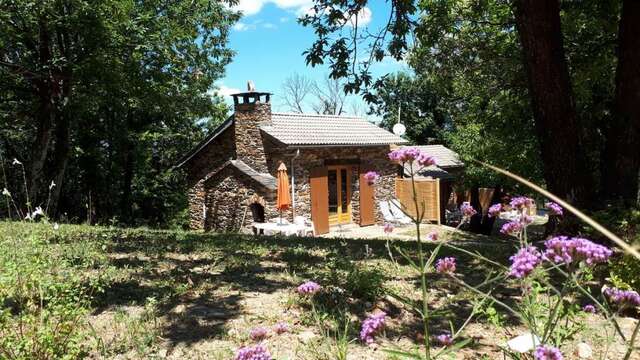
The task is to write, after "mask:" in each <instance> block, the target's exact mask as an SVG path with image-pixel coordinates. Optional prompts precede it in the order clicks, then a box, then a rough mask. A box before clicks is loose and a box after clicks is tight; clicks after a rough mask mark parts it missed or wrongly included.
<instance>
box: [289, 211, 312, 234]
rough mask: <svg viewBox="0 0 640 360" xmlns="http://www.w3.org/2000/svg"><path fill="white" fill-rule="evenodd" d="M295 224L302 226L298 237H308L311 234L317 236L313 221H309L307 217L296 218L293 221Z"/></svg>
mask: <svg viewBox="0 0 640 360" xmlns="http://www.w3.org/2000/svg"><path fill="white" fill-rule="evenodd" d="M293 223H294V224H296V225H298V226H300V230H299V231H298V235H300V236H307V235H308V234H309V233H311V235H313V236H315V235H316V234H315V230H314V227H313V221H311V220H308V219H307V218H306V217H304V216H296V217H295V218H294V219H293Z"/></svg>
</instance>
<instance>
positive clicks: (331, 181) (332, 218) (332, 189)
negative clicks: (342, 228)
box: [327, 169, 339, 225]
mask: <svg viewBox="0 0 640 360" xmlns="http://www.w3.org/2000/svg"><path fill="white" fill-rule="evenodd" d="M327 183H328V186H329V224H330V225H333V224H337V222H338V207H339V204H338V191H339V188H338V171H337V170H336V169H329V171H328V172H327Z"/></svg>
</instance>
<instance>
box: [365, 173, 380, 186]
mask: <svg viewBox="0 0 640 360" xmlns="http://www.w3.org/2000/svg"><path fill="white" fill-rule="evenodd" d="M363 177H364V179H365V180H366V181H367V184H369V185H374V184H375V183H376V182H378V180H379V179H380V174H378V173H377V172H375V171H369V172H367V173H365V174H364V175H363Z"/></svg>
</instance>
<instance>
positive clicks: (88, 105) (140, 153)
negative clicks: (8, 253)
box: [0, 0, 238, 226]
mask: <svg viewBox="0 0 640 360" xmlns="http://www.w3.org/2000/svg"><path fill="white" fill-rule="evenodd" d="M0 7H2V9H3V11H2V13H1V14H0V48H1V49H2V50H0V56H2V58H3V62H2V63H1V64H0V89H1V90H2V91H0V94H1V95H0V138H2V139H3V141H2V142H0V152H1V153H2V155H3V156H2V158H3V159H4V160H9V159H12V158H18V159H20V160H21V161H23V162H24V163H25V165H26V166H27V170H28V171H27V172H28V175H29V177H30V178H31V179H30V189H29V191H31V192H33V194H32V200H33V201H32V202H33V206H37V205H40V204H42V203H43V202H44V201H45V200H46V194H45V193H46V187H47V186H48V184H49V183H50V182H51V180H54V181H55V182H56V183H57V187H56V189H55V191H54V194H53V201H52V208H53V209H57V211H55V215H60V216H63V217H65V218H66V219H69V220H72V221H84V220H87V221H90V222H102V223H106V222H108V221H109V220H114V221H113V222H114V223H118V224H135V225H142V224H148V225H152V226H158V225H167V224H170V223H171V224H172V225H173V226H176V225H178V226H180V225H182V224H183V223H182V224H181V222H180V220H179V219H178V220H174V217H176V216H181V210H182V209H183V208H184V207H185V205H186V198H185V192H184V179H183V175H182V174H181V173H180V172H178V171H176V170H175V169H174V168H173V166H174V165H175V164H176V161H177V160H178V159H179V158H180V157H181V156H183V155H184V153H185V151H186V150H187V149H189V148H191V147H192V146H194V145H195V144H196V143H197V142H198V141H199V140H200V139H202V137H203V136H204V135H205V133H206V131H207V130H208V129H210V128H211V127H213V126H215V125H216V124H217V123H219V122H220V121H222V120H224V119H225V118H226V113H227V106H226V105H225V104H224V102H223V101H222V99H220V98H219V97H214V96H212V95H211V94H210V92H209V90H210V88H212V86H213V83H214V81H215V80H217V79H219V78H220V77H221V76H222V75H223V73H224V67H225V66H226V65H227V64H228V63H229V62H230V60H231V57H232V55H233V53H232V51H231V50H229V49H227V48H226V43H227V37H228V34H229V29H230V26H231V25H233V23H234V22H235V21H236V20H237V19H238V14H236V13H234V12H233V11H232V10H231V9H230V8H229V6H228V3H225V2H221V1H213V0H196V1H168V0H152V1H144V2H136V1H133V2H132V1H128V0H101V1H97V2H96V1H87V0H70V1H64V2H62V1H59V0H45V1H27V0H19V1H6V0H0ZM38 46H39V47H38ZM43 134H44V135H43ZM39 160H42V164H41V167H42V168H39ZM2 165H3V166H4V167H5V168H6V169H7V172H8V177H9V184H8V185H6V186H7V187H8V188H9V189H11V190H13V192H14V193H20V191H18V190H23V189H21V188H20V187H19V185H18V184H19V182H18V181H17V174H15V172H14V171H12V170H13V169H12V168H11V167H10V166H7V165H8V164H7V163H6V162H5V163H3V164H2ZM3 186H5V185H4V184H3ZM58 191H59V192H60V193H58ZM20 202H22V201H20ZM4 210H5V209H4V208H3V209H2V211H3V212H4Z"/></svg>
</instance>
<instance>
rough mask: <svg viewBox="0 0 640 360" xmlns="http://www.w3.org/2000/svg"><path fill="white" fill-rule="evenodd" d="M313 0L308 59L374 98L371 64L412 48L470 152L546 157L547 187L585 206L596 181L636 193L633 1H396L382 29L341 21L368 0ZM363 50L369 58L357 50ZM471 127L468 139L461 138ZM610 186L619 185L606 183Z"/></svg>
mask: <svg viewBox="0 0 640 360" xmlns="http://www.w3.org/2000/svg"><path fill="white" fill-rule="evenodd" d="M315 3H316V6H315V12H314V13H312V14H310V15H308V16H307V17H305V18H304V19H302V20H301V22H302V23H303V24H305V25H308V26H311V27H313V28H314V30H315V31H316V33H317V34H319V35H318V37H317V39H316V41H315V42H314V43H313V44H312V45H311V47H310V48H309V50H308V51H307V53H306V55H307V62H308V63H310V64H312V65H315V64H321V63H323V62H330V63H331V66H330V67H331V69H332V73H331V75H332V76H334V77H341V78H345V79H346V82H347V84H346V85H345V87H346V88H347V89H348V90H351V91H359V92H360V93H361V94H362V95H363V96H364V98H365V99H367V100H368V101H370V102H372V103H375V101H376V94H375V92H373V91H372V90H375V89H376V88H377V87H378V85H379V84H380V83H382V82H384V79H378V80H375V79H373V78H372V76H371V73H370V71H369V68H370V63H371V62H372V61H381V60H383V59H384V58H385V57H393V58H396V59H401V58H406V57H408V58H409V59H413V60H410V64H411V65H412V67H413V68H414V71H415V73H416V74H417V76H423V77H426V78H428V79H431V81H430V82H429V84H430V86H432V87H433V89H434V92H436V93H437V94H438V95H439V98H440V100H441V104H443V105H442V108H443V109H444V110H445V113H448V114H450V117H451V119H452V127H451V128H450V129H447V134H448V136H447V137H449V142H450V143H451V144H452V145H454V147H455V146H456V144H458V145H459V146H460V147H461V148H465V147H466V148H469V147H470V146H468V145H467V144H476V145H478V147H475V148H474V149H469V151H468V152H467V154H473V151H474V150H475V156H474V157H476V158H478V157H480V158H481V159H484V160H489V161H492V162H493V160H494V159H495V156H493V157H492V156H490V155H489V154H487V153H484V152H483V151H478V149H487V150H491V148H490V147H489V144H492V146H493V151H494V152H496V150H498V149H505V148H507V147H508V146H506V145H505V144H507V143H508V144H510V145H511V146H515V147H516V148H517V149H518V150H517V151H515V154H509V153H502V154H503V155H504V156H505V157H506V158H510V159H513V160H515V161H514V162H513V163H510V162H508V161H506V159H505V160H504V161H503V163H506V164H507V165H508V166H507V168H509V169H511V170H516V171H517V170H518V169H517V167H515V168H514V166H515V165H518V164H522V165H524V164H525V163H530V164H532V165H531V166H529V165H527V166H524V167H522V168H523V169H525V168H533V169H534V170H535V169H536V168H541V169H542V172H543V179H544V182H545V183H546V186H547V187H548V188H549V189H550V190H551V191H553V192H555V193H558V194H560V195H561V196H563V197H565V198H568V199H572V200H574V201H575V202H576V203H578V204H580V205H583V206H586V207H592V206H598V203H596V202H593V201H592V199H593V197H594V195H595V194H596V191H594V189H597V187H596V184H600V188H601V189H602V190H601V192H600V195H601V196H602V197H604V198H611V197H622V198H626V199H631V200H636V198H637V193H638V191H637V189H638V186H637V184H638V164H639V162H640V159H639V158H640V153H639V152H638V151H633V150H632V149H633V145H631V144H637V142H638V141H637V139H638V138H637V134H638V133H637V129H638V128H639V127H638V126H637V121H636V120H635V119H637V116H636V115H635V114H636V113H637V107H636V108H633V107H632V106H631V105H630V104H633V103H637V98H636V97H635V96H637V94H638V91H637V88H638V85H637V84H638V78H639V77H640V76H639V75H638V74H637V71H638V70H637V69H634V68H633V65H630V64H634V63H637V56H638V55H637V54H638V50H637V49H638V46H637V41H638V39H637V36H626V37H625V36H624V34H635V33H637V32H638V31H637V26H638V25H637V24H638V21H635V20H636V18H637V3H636V2H634V1H629V2H627V1H625V2H624V6H623V7H621V6H620V4H621V1H618V0H610V1H592V0H588V1H581V2H572V1H558V0H541V1H527V0H512V1H496V0H492V1H481V2H468V1H421V2H419V3H418V2H415V1H402V0H395V1H391V2H390V5H391V9H390V13H389V14H388V15H389V16H388V22H387V23H386V24H385V25H383V26H382V28H381V29H379V30H377V31H373V30H371V29H353V30H351V31H350V30H349V29H348V28H347V27H346V26H344V25H342V24H341V23H340V22H337V23H336V22H335V19H339V18H340V16H342V17H344V16H346V15H345V14H347V15H348V14H352V13H353V12H354V11H356V10H358V9H361V8H363V7H365V6H367V4H368V2H367V1H346V2H341V3H340V4H335V3H334V2H332V1H329V0H317V1H316V2H315ZM418 11H420V14H421V16H416V13H417V12H418ZM338 13H342V15H340V14H338ZM619 18H621V19H622V20H621V21H620V30H619V31H618V34H616V30H615V28H616V24H617V23H618V19H619ZM363 33H364V34H366V35H363ZM473 37H475V39H474V38H473ZM616 43H617V44H618V50H617V51H616V50H615V45H616ZM358 49H366V51H368V52H369V54H370V56H363V55H362V54H358V51H360V50H358ZM409 49H411V50H410V51H409ZM520 54H522V55H520ZM362 58H365V59H369V60H366V61H357V59H362ZM630 59H634V60H630ZM616 60H619V62H618V68H617V69H615V64H616ZM625 64H627V65H625ZM614 71H615V72H616V73H617V75H616V79H617V81H614V78H613V77H612V76H611V74H613V73H614ZM613 84H616V86H613ZM616 89H617V90H616ZM614 93H615V98H616V99H615V101H614ZM523 100H524V101H523ZM527 103H528V104H527ZM623 104H626V105H623ZM480 114H482V115H483V117H478V115H480ZM612 114H614V115H612ZM486 115H489V116H488V117H487V116H486ZM474 116H475V119H474V118H473V117H474ZM612 116H615V119H613V118H612ZM496 120H497V121H496ZM500 127H502V128H503V129H500ZM506 129H509V130H511V131H514V132H512V133H511V134H505V133H506ZM530 129H533V130H534V131H533V134H535V139H533V141H531V139H529V137H528V136H527V134H529V130H530ZM494 130H495V131H494ZM488 131H489V133H487V132H488ZM490 133H493V134H495V135H498V134H501V135H506V137H503V138H499V137H493V136H489V135H490ZM626 135H628V136H626ZM515 137H519V138H520V139H521V140H517V139H513V138H515ZM623 137H624V139H623ZM464 138H466V144H465V142H462V141H457V140H456V139H464ZM507 139H510V140H511V139H512V140H513V141H512V142H510V143H509V142H508V141H507ZM520 143H525V146H521V144H520ZM532 145H533V147H532ZM636 147H637V146H636ZM603 149H604V151H603ZM523 151H524V152H523ZM480 154H484V155H486V157H481V156H480ZM525 154H526V158H523V157H522V155H525ZM538 159H540V160H539V161H538ZM494 163H496V164H498V165H499V164H500V163H499V162H494ZM472 171H475V170H473V169H472ZM480 173H481V172H480V171H479V172H477V174H480ZM525 174H527V173H525ZM533 177H534V178H535V174H534V176H533ZM607 184H612V185H607ZM613 188H615V190H613V191H614V192H615V194H611V193H607V192H611V191H612V190H611V189H613Z"/></svg>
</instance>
